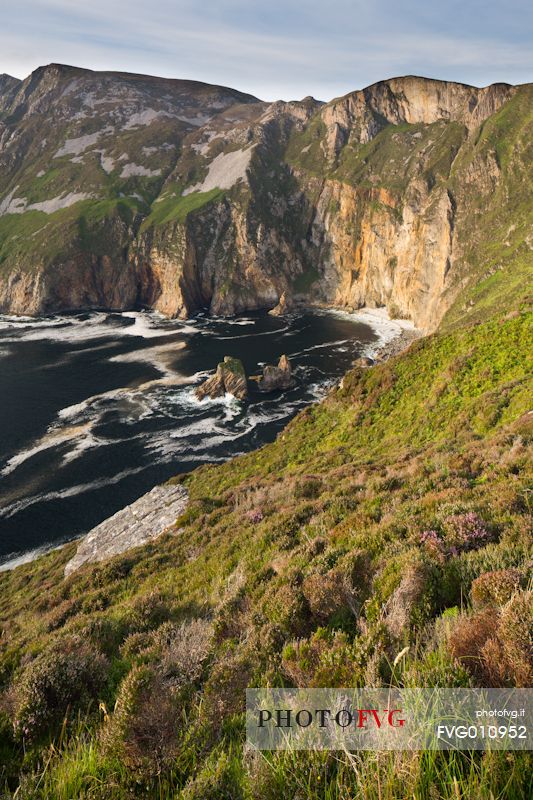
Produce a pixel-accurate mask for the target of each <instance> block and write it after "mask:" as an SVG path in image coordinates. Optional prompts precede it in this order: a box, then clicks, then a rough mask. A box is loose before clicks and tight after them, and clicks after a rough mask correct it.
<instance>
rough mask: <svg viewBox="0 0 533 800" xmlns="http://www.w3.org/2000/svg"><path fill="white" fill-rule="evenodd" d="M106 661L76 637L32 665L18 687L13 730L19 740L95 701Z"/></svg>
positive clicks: (32, 736)
mask: <svg viewBox="0 0 533 800" xmlns="http://www.w3.org/2000/svg"><path fill="white" fill-rule="evenodd" d="M106 674H107V661H106V659H105V657H104V656H103V655H101V653H99V652H98V651H97V650H96V649H95V648H94V647H92V646H91V645H90V644H88V643H87V641H85V640H84V639H82V638H81V637H79V636H69V637H64V638H62V639H60V640H59V641H57V642H55V643H54V644H53V645H51V646H50V647H49V648H47V649H46V650H43V652H42V653H40V654H39V655H38V656H37V657H36V658H35V659H34V660H33V661H31V662H30V663H29V664H28V666H27V667H26V669H25V670H24V672H23V673H22V675H21V677H20V679H19V681H18V684H17V686H16V687H15V693H16V710H15V718H14V727H15V731H16V733H17V735H18V736H20V737H22V738H24V739H35V738H37V737H38V736H40V735H41V734H42V733H44V732H45V731H46V730H47V729H48V728H49V727H50V726H52V725H53V724H54V723H56V722H58V721H59V720H62V719H63V717H64V716H65V714H67V712H72V711H73V710H74V709H75V708H86V707H87V705H88V704H89V703H90V701H91V700H95V699H97V697H98V692H99V691H100V690H101V689H102V687H103V684H104V681H105V678H106Z"/></svg>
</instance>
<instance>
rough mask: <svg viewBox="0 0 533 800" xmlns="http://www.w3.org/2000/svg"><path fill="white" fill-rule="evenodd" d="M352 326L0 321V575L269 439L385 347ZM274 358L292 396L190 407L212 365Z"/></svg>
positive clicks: (102, 317)
mask: <svg viewBox="0 0 533 800" xmlns="http://www.w3.org/2000/svg"><path fill="white" fill-rule="evenodd" d="M362 319H363V320H365V321H361V317H359V318H358V317H356V316H350V315H348V314H342V313H326V312H324V313H321V312H316V313H315V312H313V313H306V314H303V315H301V316H294V317H291V318H288V319H277V318H273V317H271V316H269V315H267V314H258V315H249V316H246V317H241V318H237V319H232V320H222V319H209V318H207V317H198V318H195V319H194V320H191V321H187V322H178V321H176V320H172V321H169V320H165V319H163V318H161V317H159V316H158V315H156V314H152V313H146V312H131V313H125V314H108V313H103V312H102V313H100V312H94V313H87V314H77V315H73V316H61V317H59V316H58V317H49V318H43V319H37V320H31V319H26V318H13V317H2V316H0V564H1V563H5V562H7V561H9V560H12V559H13V558H15V557H17V556H19V555H20V554H22V553H28V551H33V550H35V549H40V548H43V547H45V546H49V545H54V544H59V543H61V542H64V541H66V540H68V539H71V538H74V537H76V536H78V535H79V534H81V533H84V532H85V531H87V530H89V529H90V528H92V527H93V526H94V525H96V524H97V523H99V522H101V521H102V520H103V519H105V518H106V517H108V516H110V515H111V514H113V513H114V512H115V511H117V510H118V509H120V508H122V507H123V506H125V505H126V504H128V503H131V502H132V501H133V500H135V499H136V498H137V497H139V496H140V495H142V494H143V493H144V492H146V491H148V490H149V489H151V488H152V487H153V486H154V485H155V484H157V483H160V482H162V481H164V480H166V479H168V478H169V477H171V476H172V475H176V474H177V473H179V472H184V471H187V470H190V469H191V468H193V467H195V466H197V465H199V464H201V463H204V462H206V461H209V462H216V461H224V460H225V459H227V458H229V457H231V456H233V455H236V454H238V453H243V452H246V451H249V450H251V449H253V448H256V447H258V446H260V445H262V444H264V443H266V442H269V441H271V440H272V439H274V438H275V436H276V434H277V432H278V431H279V430H280V429H281V428H282V427H283V426H284V425H285V424H286V423H287V421H288V420H289V419H290V418H291V417H292V416H294V414H295V413H296V412H297V411H298V410H300V409H301V408H303V407H304V406H306V405H308V404H309V403H311V402H313V401H314V400H316V399H318V398H320V397H321V396H323V395H324V393H325V392H326V390H327V388H328V386H329V385H331V384H332V383H333V382H335V381H336V380H338V379H339V377H340V376H341V375H342V374H343V373H344V372H345V371H346V369H347V368H348V367H349V366H350V364H351V362H352V361H353V359H354V358H355V357H356V356H357V355H358V354H361V353H363V352H369V351H371V349H372V348H373V347H375V346H376V345H377V344H379V342H380V341H382V340H383V338H387V336H389V337H390V335H391V330H390V326H389V327H387V325H385V326H384V328H383V325H380V320H379V318H376V319H377V322H376V319H374V318H373V317H372V316H369V317H368V318H365V317H364V315H363V316H362ZM369 322H370V324H369ZM372 324H374V326H375V325H376V324H377V330H379V333H376V332H375V331H374V330H373V328H372V327H371V325H372ZM282 353H286V354H287V355H288V356H289V357H290V359H291V362H292V364H293V367H294V370H295V376H296V379H297V384H296V386H295V387H294V388H293V389H290V390H288V391H286V392H283V393H276V394H272V395H266V396H265V395H259V394H253V395H252V396H251V398H250V401H249V402H247V403H239V402H237V401H236V400H234V399H233V398H231V397H229V396H227V397H225V398H223V399H221V400H219V401H218V400H217V401H211V400H204V401H203V402H201V403H200V402H198V401H197V400H196V398H195V396H194V386H195V385H197V384H198V383H199V382H200V381H201V380H202V378H204V377H205V376H206V375H207V374H209V373H210V372H211V371H212V370H213V369H214V368H215V367H216V364H217V362H218V361H220V360H221V359H222V358H223V356H224V355H232V356H237V357H239V358H241V359H242V361H243V362H244V365H245V368H246V371H247V373H248V374H255V373H257V372H260V370H261V366H262V364H264V363H265V362H269V363H276V362H277V360H278V358H279V356H280V355H281V354H282Z"/></svg>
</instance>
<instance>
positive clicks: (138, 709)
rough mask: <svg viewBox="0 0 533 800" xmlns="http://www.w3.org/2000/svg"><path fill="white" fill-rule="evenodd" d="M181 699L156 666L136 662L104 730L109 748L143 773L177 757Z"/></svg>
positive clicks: (166, 765) (155, 771)
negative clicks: (179, 699)
mask: <svg viewBox="0 0 533 800" xmlns="http://www.w3.org/2000/svg"><path fill="white" fill-rule="evenodd" d="M180 723H181V714H180V706H179V701H178V698H177V696H176V694H175V693H174V692H172V691H171V689H170V687H169V685H168V683H167V682H166V681H165V680H164V679H163V677H162V676H161V674H159V672H158V671H157V670H155V669H154V668H153V666H148V665H143V666H134V667H133V668H132V669H131V670H130V672H129V673H128V675H127V676H126V677H125V678H124V680H123V681H122V684H121V686H120V689H119V693H118V697H117V701H116V704H115V709H114V712H113V714H112V715H111V717H110V718H109V719H108V721H107V723H106V727H105V730H104V732H103V745H104V749H105V751H106V752H108V753H110V754H113V755H114V756H116V757H118V758H120V759H121V760H122V761H123V762H124V764H126V766H127V767H128V768H129V769H131V770H134V771H136V772H137V773H138V774H139V775H141V776H143V777H150V776H154V775H160V774H161V773H162V772H164V771H165V770H166V769H168V768H169V767H170V766H171V765H172V763H173V762H174V760H175V757H176V754H177V749H178V741H179V736H180V730H181V724H180Z"/></svg>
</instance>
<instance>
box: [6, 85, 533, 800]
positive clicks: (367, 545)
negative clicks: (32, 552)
mask: <svg viewBox="0 0 533 800" xmlns="http://www.w3.org/2000/svg"><path fill="white" fill-rule="evenodd" d="M418 80H419V79H407V80H406V82H405V84H401V86H402V87H403V88H401V91H400V88H399V86H398V83H397V82H396V81H391V82H384V83H383V84H379V85H377V87H370V89H369V90H365V92H363V93H356V94H355V95H349V96H347V98H341V99H340V100H335V101H333V102H332V103H331V104H327V105H320V104H317V103H316V102H315V101H314V100H312V99H307V100H305V101H302V103H289V104H285V103H283V104H280V103H276V104H272V105H270V106H268V107H267V106H266V105H263V104H260V103H259V102H254V101H250V102H244V103H240V104H239V105H237V106H233V107H232V108H231V110H230V111H229V112H228V111H223V112H222V113H221V114H218V115H216V116H215V117H214V118H213V119H212V120H211V121H210V123H209V127H208V128H207V129H206V128H204V127H203V126H202V127H200V126H198V129H197V130H194V131H190V132H188V133H186V134H185V135H184V136H183V139H182V140H180V141H181V144H180V148H179V152H178V153H177V154H176V157H175V162H174V163H173V164H170V165H169V167H168V174H167V175H166V176H165V178H164V185H163V187H162V188H161V189H160V190H158V191H159V192H160V193H159V195H158V198H160V202H159V203H156V202H155V201H154V202H153V203H152V204H151V206H150V207H149V208H146V209H145V210H144V211H143V212H142V213H141V212H137V211H136V212H135V217H134V219H135V225H137V224H138V228H135V237H134V241H133V243H132V242H131V240H130V239H128V253H127V256H125V260H124V264H127V265H128V269H130V270H132V271H133V272H134V273H135V275H136V276H137V277H136V280H140V282H141V285H142V287H143V292H146V293H147V294H146V295H143V296H144V297H150V298H152V302H153V303H154V304H156V305H157V304H160V307H161V308H164V309H165V310H166V311H167V312H168V313H183V312H184V311H185V312H187V311H188V310H191V309H192V308H194V307H196V306H197V305H198V304H207V305H209V304H210V305H211V308H212V309H213V310H219V311H220V310H224V311H227V312H230V311H231V310H232V309H234V308H241V307H248V306H250V305H253V303H254V302H255V303H257V304H265V305H268V304H273V303H274V302H277V299H278V297H279V296H281V294H282V291H285V292H286V298H285V301H286V302H287V303H288V304H290V302H291V301H294V300H298V299H300V300H302V301H304V300H305V301H313V302H324V303H326V302H338V303H346V304H348V305H350V304H357V303H359V302H362V301H366V302H375V303H381V302H386V303H388V304H389V307H393V306H395V307H396V311H397V312H398V313H405V312H406V311H407V312H408V313H411V314H412V315H413V316H414V317H415V319H417V321H419V322H421V323H422V324H424V325H427V326H428V327H435V326H436V325H437V322H438V320H439V319H441V318H442V321H441V322H440V325H438V327H437V330H436V331H435V332H434V333H432V334H431V335H428V336H426V337H425V338H423V339H420V340H418V341H417V342H415V343H414V344H412V345H411V346H410V348H409V349H407V350H406V351H404V352H403V353H401V354H399V355H397V356H396V357H394V358H392V359H390V360H389V361H387V362H385V363H380V364H377V365H376V366H374V367H372V368H370V369H363V368H357V369H354V370H352V371H351V372H349V373H348V374H347V375H346V376H345V377H344V378H343V380H342V383H341V385H340V386H339V387H335V388H334V389H332V391H331V392H330V394H329V395H328V397H327V398H326V399H325V400H324V401H323V402H322V403H320V404H318V405H315V406H313V407H310V408H308V409H306V410H305V411H304V412H302V413H300V414H299V415H298V416H297V417H296V418H295V419H294V420H293V421H292V422H291V424H290V425H289V426H288V427H287V428H286V429H285V430H284V431H283V432H282V433H281V434H280V435H279V436H278V439H277V440H276V441H275V442H273V443H272V444H270V445H267V446H265V447H263V448H261V449H260V450H258V451H255V452H252V453H249V454H247V455H245V456H241V457H239V458H236V459H233V460H231V461H229V462H227V463H225V464H222V465H217V466H215V465H206V466H205V467H202V468H201V469H198V470H195V471H194V472H192V473H190V474H186V475H181V476H177V478H176V479H175V480H176V482H179V483H182V484H184V485H185V486H186V488H187V491H188V493H189V498H190V500H189V505H188V507H187V508H186V510H185V511H184V513H183V514H182V515H181V516H180V517H179V518H178V519H177V520H176V524H175V528H174V530H172V531H171V532H170V533H168V534H167V535H165V536H164V537H162V538H161V539H159V540H157V541H155V542H153V543H151V544H150V545H147V546H144V547H141V548H137V549H135V550H132V551H130V552H128V553H125V554H123V555H122V556H119V557H116V558H114V559H112V560H110V561H108V562H105V563H102V564H98V565H86V566H84V567H83V568H81V569H80V570H79V571H78V572H75V573H73V574H72V575H70V576H69V577H68V578H67V579H65V578H64V567H65V564H66V563H67V562H68V561H69V559H70V558H71V557H72V555H73V553H74V550H75V547H76V545H75V544H74V543H73V544H70V545H67V546H66V547H64V548H62V549H61V550H58V551H54V552H52V553H50V554H48V555H46V556H44V557H41V558H39V559H38V560H37V561H35V562H33V563H31V564H26V565H24V566H21V567H19V568H17V569H16V570H13V571H12V572H8V573H2V574H0V630H1V631H2V634H1V637H0V764H1V765H2V767H1V769H2V771H0V786H1V787H2V789H4V786H3V784H5V790H4V793H5V795H6V797H8V798H9V797H16V798H17V800H26V799H27V800H30V798H31V800H40V799H41V798H42V800H52V799H53V800H56V799H57V800H66V798H72V797H76V798H79V800H131V799H132V798H137V797H138V798H158V800H170V799H171V798H172V800H175V798H180V800H209V799H210V798H212V800H215V799H216V800H221V798H228V800H245V799H246V800H259V799H261V800H265V798H266V800H278V798H285V797H293V798H302V800H303V798H306V800H307V798H310V799H311V800H319V798H320V800H333V799H334V800H346V798H349V797H362V798H365V800H378V798H379V800H393V799H394V800H396V799H397V798H398V800H399V798H405V797H417V798H421V800H422V798H423V799H424V800H426V798H427V800H432V798H436V797H439V798H444V799H445V800H452V799H453V800H457V798H478V797H479V798H485V797H490V798H494V800H508V798H512V799H513V800H528V798H529V797H531V793H532V789H533V786H532V783H531V776H532V774H533V770H532V766H533V762H532V757H531V753H529V752H514V753H509V752H497V751H494V752H487V753H480V752H469V753H455V752H423V753H372V752H360V753H357V754H346V753H340V752H335V753H318V752H309V753H283V752H279V753H268V754H263V755H262V756H261V757H259V756H257V754H254V753H252V752H250V751H247V750H246V749H245V747H244V713H243V709H244V702H245V694H244V690H245V689H246V687H249V686H391V685H392V686H400V687H402V686H403V687H416V686H429V687H431V686H451V687H454V686H457V687H469V686H495V687H513V686H531V685H532V681H533V673H532V663H533V661H532V654H533V609H532V592H531V585H532V584H531V580H532V569H531V567H532V564H533V548H532V541H533V539H532V536H531V531H532V526H531V503H530V492H531V488H530V487H531V473H532V462H531V433H532V430H531V411H530V402H531V401H530V398H531V374H532V366H533V365H532V359H531V340H532V327H531V323H532V314H531V309H530V303H528V299H527V294H528V291H529V278H530V275H531V246H530V245H531V203H530V197H531V183H530V181H531V177H530V172H531V171H530V169H528V165H530V163H531V140H532V139H531V121H532V120H531V110H530V109H531V103H530V99H531V91H532V88H531V87H529V86H526V87H519V88H518V89H510V88H509V87H497V88H496V89H494V90H493V92H492V93H491V92H490V91H488V90H473V89H470V88H469V87H460V88H454V87H450V88H449V90H448V89H447V88H446V85H445V84H441V83H437V84H435V85H434V84H433V82H431V84H428V83H427V82H422V84H419V82H418ZM389 83H390V84H391V85H389ZM421 87H424V88H423V91H422V88H421ZM404 89H405V91H404ZM415 89H416V93H417V94H416V96H417V97H418V98H419V99H420V98H424V100H423V102H422V100H420V103H418V102H417V103H415V102H414V99H413V92H414V91H415ZM472 97H474V99H475V98H477V99H478V103H477V104H474V103H472V102H471V100H472ZM443 98H444V99H443ZM465 98H466V99H465ZM191 102H192V101H191ZM228 102H229V101H228ZM465 103H466V105H465ZM498 103H500V106H499V108H497V106H498ZM361 104H363V110H362V111H361V109H360V107H361ZM406 104H407V105H406ZM443 104H444V105H443ZM478 107H479V109H481V111H479V112H478V111H477V110H476V109H477V108H478ZM458 108H459V111H457V109H458ZM354 109H355V111H354ZM465 109H466V111H465ZM415 111H416V114H417V115H418V116H416V118H415V120H418V121H413V117H412V116H409V119H407V113H409V115H411V114H414V113H415ZM452 112H453V114H454V115H455V118H454V119H450V116H451V115H452ZM486 112H487V113H488V112H490V116H488V117H487V119H486V120H485V121H484V122H480V119H479V118H478V117H477V116H476V115H477V114H478V113H480V114H485V113H486ZM69 113H70V112H69ZM133 113H142V112H141V111H139V109H138V108H137V110H136V111H134V112H133ZM400 114H403V117H402V118H401V119H400V118H399V117H398V115H400ZM394 115H396V116H394ZM229 116H231V117H232V119H229ZM392 117H394V120H392ZM346 120H347V122H346ZM345 123H346V127H345V128H343V127H342V126H343V125H345ZM9 124H12V123H9ZM110 124H111V123H110ZM336 126H338V127H336ZM143 131H144V128H143ZM78 133H79V131H78ZM145 133H146V132H145V131H144V132H143V137H144V135H145ZM180 135H181V134H180ZM78 138H79V136H78ZM365 139H366V141H363V140H365ZM56 145H57V143H55V145H54V146H56ZM61 146H64V142H62V143H61ZM96 146H97V147H98V148H99V147H100V144H99V143H97V145H96ZM143 146H144V145H143ZM252 148H253V150H252V152H251V154H250V153H249V150H251V149H252ZM88 153H91V150H90V149H88ZM243 154H244V155H243ZM80 155H81V154H80ZM105 155H107V152H106V153H105ZM88 157H89V156H85V155H84V159H85V158H88ZM92 157H93V156H91V158H92ZM248 159H249V160H248ZM136 163H137V162H136ZM243 166H246V167H247V169H243ZM83 168H84V169H85V168H86V167H85V166H84V167H83ZM243 176H244V177H243ZM145 177H146V176H145ZM221 183H223V184H225V185H224V186H221V185H220V184H221ZM191 187H194V188H193V190H192V191H187V190H188V189H190V188H191ZM199 187H200V188H199ZM226 187H227V188H226ZM14 196H15V195H14ZM24 196H26V195H24ZM10 202H11V201H10ZM92 202H94V203H95V204H98V203H99V202H101V201H96V200H94V201H93V200H91V203H92ZM72 208H75V206H72ZM78 211H79V209H78V210H76V212H75V213H76V214H77V213H78ZM31 213H35V212H34V211H30V212H28V211H26V212H25V213H24V214H20V215H17V214H9V215H5V216H4V217H2V218H1V220H0V224H6V220H7V221H8V222H9V221H10V220H11V222H10V224H13V219H23V218H27V217H28V214H31ZM41 213H42V214H44V213H45V212H41ZM56 213H60V212H54V213H52V214H50V215H49V216H50V218H51V219H50V220H47V225H48V226H49V225H50V224H53V219H52V218H53V217H54V214H56ZM72 213H74V212H72ZM40 219H41V221H42V220H43V219H44V217H41V218H40ZM111 219H112V215H111V214H110V213H109V209H108V208H107V207H106V208H105V209H104V210H103V213H102V215H101V217H100V222H101V223H102V228H101V229H99V230H100V231H104V230H106V231H109V230H111V228H110V227H109V226H110V225H111V223H110V220H111ZM2 221H3V222H2ZM76 224H77V225H78V230H79V221H78V222H77V223H76ZM74 227H75V226H74ZM87 235H89V234H87ZM113 236H115V234H112V237H113ZM15 241H16V240H15ZM74 241H75V238H73V239H72V242H74ZM88 241H91V242H92V241H93V240H91V239H88ZM96 241H98V242H101V241H103V240H102V239H100V238H98V237H97V238H96ZM111 241H113V242H114V241H115V239H113V238H112V239H111ZM11 246H12V244H11V245H9V247H11ZM21 246H22V245H21ZM72 246H74V245H72ZM91 246H93V245H91ZM10 257H11V256H10V255H9V252H8V253H7V254H6V260H8V259H9V258H10ZM55 257H56V256H54V255H53V254H50V259H51V261H50V265H53V266H49V267H47V268H46V269H44V268H43V271H42V272H41V274H42V275H44V278H41V280H45V279H46V280H48V279H49V273H48V272H47V270H55V269H57V264H56V262H54V258H55ZM102 260H103V256H102ZM5 264H6V261H4V265H5ZM112 267H113V262H112V260H111V261H110V269H111V268H112ZM10 269H11V267H10ZM71 269H72V270H74V272H76V269H77V267H76V263H75V261H71ZM99 274H101V273H99ZM121 274H122V273H121ZM146 276H151V282H150V281H149V280H147V279H146V280H145V278H146ZM141 277H142V280H141ZM156 278H157V280H156ZM63 280H65V278H63ZM144 280H145V282H144V283H143V281H144ZM245 281H246V282H245ZM28 285H29V284H28ZM45 289H46V287H45ZM65 291H66V290H65ZM72 291H74V289H72ZM47 292H49V289H46V291H44V290H43V294H42V295H41V299H42V300H43V302H44V298H46V297H52V295H51V294H47ZM150 292H151V293H152V294H150ZM33 296H34V295H33V294H32V293H31V292H30V293H29V294H28V299H31V298H32V297H33ZM62 297H63V299H65V298H66V297H67V294H64V295H62ZM119 299H120V298H119ZM65 302H66V300H65ZM36 308H37V306H36Z"/></svg>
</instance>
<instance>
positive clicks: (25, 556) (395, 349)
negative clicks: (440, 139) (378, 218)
mask: <svg viewBox="0 0 533 800" xmlns="http://www.w3.org/2000/svg"><path fill="white" fill-rule="evenodd" d="M302 310H303V309H302ZM310 310H313V311H316V310H317V309H316V307H315V308H312V309H311V308H310ZM321 310H322V311H323V312H324V313H326V314H334V315H335V314H336V315H338V316H342V317H345V318H347V319H350V320H351V321H355V322H361V323H363V324H365V325H368V327H370V328H371V329H372V331H373V333H374V334H375V335H376V337H377V340H376V341H375V342H372V343H370V344H369V345H367V346H366V347H364V348H363V349H362V350H361V356H365V355H366V356H367V357H369V358H371V359H372V360H373V361H374V362H375V364H379V363H382V362H384V361H387V360H388V359H389V358H392V357H393V356H396V355H398V354H399V353H401V352H402V351H403V350H405V349H406V348H407V347H409V345H410V344H411V343H412V342H413V341H415V340H416V339H419V338H420V337H421V336H423V333H422V332H421V331H420V330H418V329H417V328H415V327H414V325H413V324H412V323H411V322H410V321H408V320H395V319H391V318H390V317H388V315H387V313H386V310H385V309H382V308H361V309H359V310H357V311H347V310H345V309H341V308H324V309H321ZM185 322H186V320H185ZM163 347H164V346H163ZM164 380H165V379H164V378H163V379H159V381H161V382H162V381H164ZM159 381H158V380H155V381H153V382H154V383H158V382H159ZM325 396H326V394H325V395H324V397H325ZM322 399H323V398H322ZM322 399H321V400H315V401H314V402H315V403H316V402H318V403H320V402H321V401H322ZM310 405H314V403H311V404H310ZM228 460H230V459H228ZM164 485H165V484H157V485H156V486H155V487H153V489H152V490H150V491H149V492H148V493H147V495H148V494H150V492H151V491H154V489H157V488H158V486H164ZM144 497H145V495H142V496H141V497H140V498H138V499H137V500H135V501H133V503H131V504H129V505H126V506H124V508H123V509H120V510H119V512H116V513H117V514H121V513H122V512H127V511H128V509H129V508H130V507H131V506H132V505H133V504H134V503H136V502H138V501H139V500H142V499H143V498H144ZM114 516H116V515H112V516H111V517H109V518H106V519H104V520H103V521H102V522H101V523H99V525H98V526H97V527H100V526H102V527H103V526H105V525H106V524H107V523H108V522H109V520H110V519H112V518H113V517H114ZM93 531H94V529H91V530H89V531H87V532H86V533H84V534H81V535H78V536H75V537H73V538H72V539H68V540H67V541H64V542H62V543H61V544H55V545H50V546H47V545H43V546H41V547H38V548H35V549H34V550H30V551H26V552H22V553H17V554H13V557H12V558H10V559H9V560H7V561H4V562H2V563H0V573H2V572H9V571H11V570H13V569H16V568H17V567H19V566H23V565H24V564H29V563H32V562H33V561H36V560H37V559H38V558H40V557H41V556H44V555H47V554H48V553H51V552H54V551H56V550H60V549H62V548H63V547H65V546H66V545H68V544H72V543H73V542H79V543H81V542H83V541H84V540H85V539H86V537H87V536H90V535H91V533H92V532H93ZM132 546H136V545H132Z"/></svg>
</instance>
